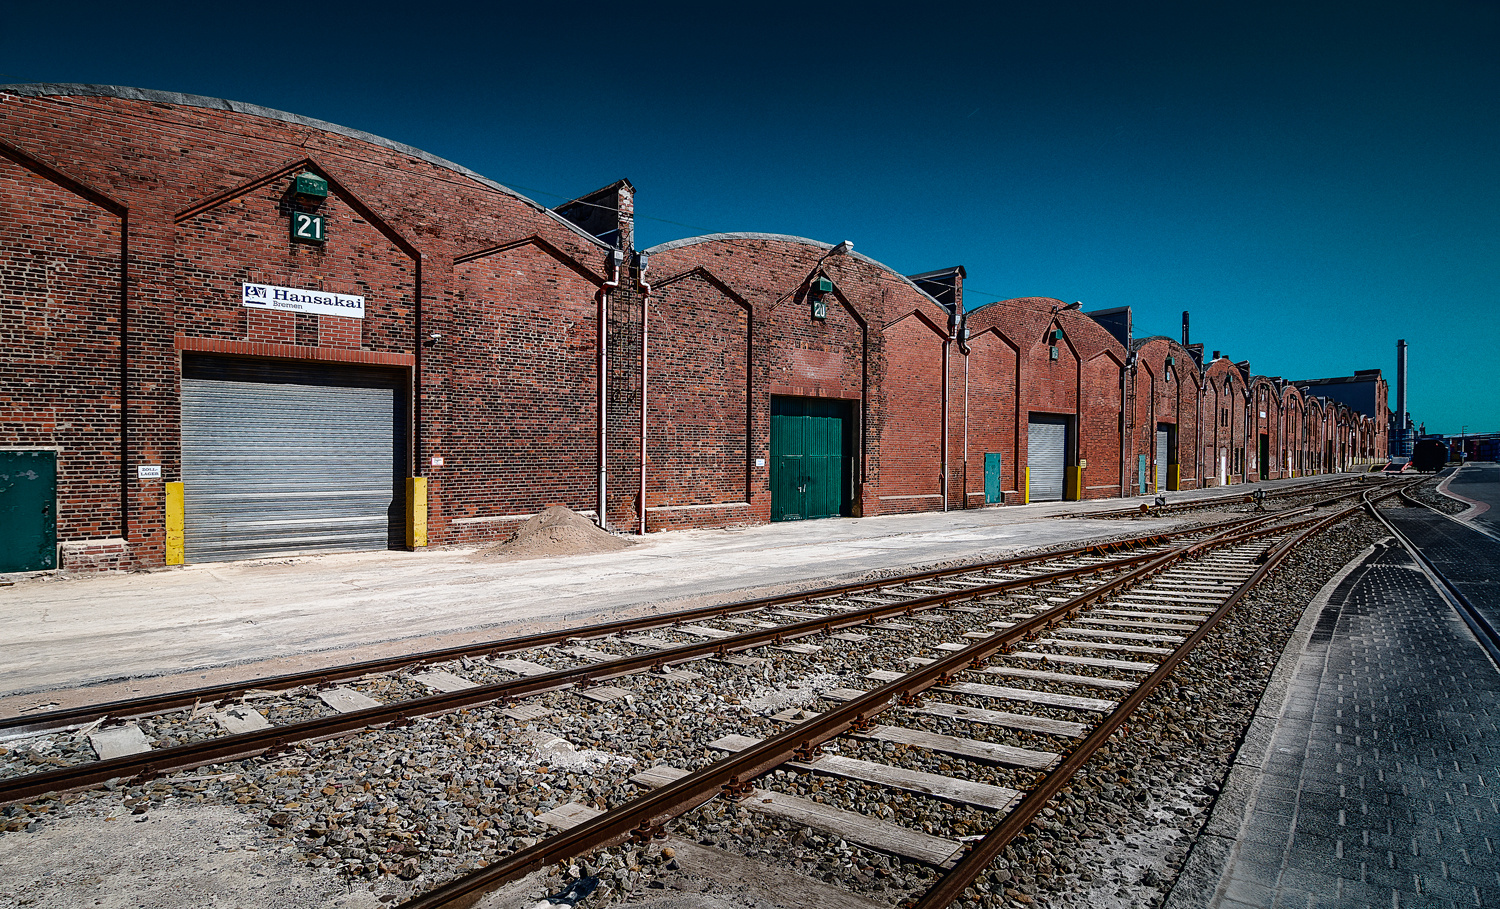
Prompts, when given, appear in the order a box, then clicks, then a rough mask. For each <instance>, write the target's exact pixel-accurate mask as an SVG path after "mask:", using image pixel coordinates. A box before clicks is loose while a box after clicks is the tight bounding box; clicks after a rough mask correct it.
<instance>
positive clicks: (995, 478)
mask: <svg viewBox="0 0 1500 909" xmlns="http://www.w3.org/2000/svg"><path fill="white" fill-rule="evenodd" d="M1004 498H1005V494H1004V493H1002V492H1001V491H1000V452H998V451H991V452H987V453H986V454H985V456H984V504H986V505H997V504H999V503H1000V502H1001V501H1002V500H1003V499H1004Z"/></svg>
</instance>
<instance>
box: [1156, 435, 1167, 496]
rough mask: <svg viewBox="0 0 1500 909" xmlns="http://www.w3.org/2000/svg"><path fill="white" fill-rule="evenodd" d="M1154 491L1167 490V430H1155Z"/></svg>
mask: <svg viewBox="0 0 1500 909" xmlns="http://www.w3.org/2000/svg"><path fill="white" fill-rule="evenodd" d="M1156 491H1157V492H1166V491H1167V430H1165V429H1158V430H1157V431H1156Z"/></svg>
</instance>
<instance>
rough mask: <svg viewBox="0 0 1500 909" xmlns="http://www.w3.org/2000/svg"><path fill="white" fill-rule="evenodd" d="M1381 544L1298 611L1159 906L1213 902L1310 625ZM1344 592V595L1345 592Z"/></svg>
mask: <svg viewBox="0 0 1500 909" xmlns="http://www.w3.org/2000/svg"><path fill="white" fill-rule="evenodd" d="M1387 539H1389V538H1387ZM1384 543H1385V541H1382V542H1381V543H1376V544H1373V545H1371V546H1368V547H1366V548H1365V550H1364V552H1361V553H1360V554H1359V555H1357V556H1355V557H1354V558H1353V559H1350V560H1349V562H1348V563H1347V564H1346V565H1344V567H1343V568H1341V569H1339V572H1338V574H1335V575H1334V576H1333V577H1331V578H1329V579H1328V583H1326V584H1324V585H1323V587H1322V589H1321V590H1319V591H1318V592H1317V594H1316V595H1315V596H1314V597H1313V598H1312V600H1311V601H1310V602H1309V603H1308V604H1307V608H1306V609H1305V610H1303V612H1302V618H1301V619H1299V620H1298V622H1297V627H1296V628H1295V629H1293V631H1292V636H1291V638H1290V639H1289V640H1288V641H1287V644H1286V649H1285V650H1283V651H1282V653H1281V659H1280V660H1278V661H1277V663H1276V668H1275V669H1274V670H1272V672H1271V680H1270V681H1269V682H1268V683H1267V684H1266V690H1265V693H1263V694H1262V695H1261V698H1260V705H1259V706H1257V707H1256V709H1255V716H1254V718H1253V719H1251V721H1250V727H1249V728H1248V729H1246V730H1245V738H1244V741H1243V742H1241V744H1240V747H1239V750H1238V751H1237V752H1235V756H1234V763H1233V764H1232V765H1231V766H1230V768H1229V776H1228V777H1227V778H1226V779H1225V781H1224V789H1223V791H1222V792H1220V793H1219V797H1218V799H1216V800H1215V801H1214V807H1213V811H1212V812H1211V813H1210V814H1209V817H1208V822H1207V823H1206V824H1204V826H1203V830H1202V832H1200V833H1199V834H1198V838H1197V840H1195V841H1194V842H1193V848H1192V851H1191V852H1189V853H1188V857H1187V861H1186V862H1185V863H1184V864H1183V866H1182V871H1181V873H1179V874H1178V876H1177V881H1176V882H1175V883H1174V884H1173V885H1172V890H1171V892H1169V893H1168V894H1167V898H1166V900H1165V901H1164V902H1163V903H1162V909H1206V907H1212V906H1215V905H1217V903H1218V901H1219V898H1220V896H1221V890H1222V886H1223V881H1224V878H1225V877H1226V876H1227V874H1228V872H1229V868H1230V866H1231V865H1232V864H1233V862H1234V856H1235V850H1236V846H1237V845H1238V842H1239V839H1240V833H1241V830H1242V828H1243V827H1244V824H1245V819H1246V817H1247V816H1248V815H1249V813H1250V808H1251V805H1252V804H1253V802H1254V800H1255V793H1256V791H1257V790H1258V789H1259V788H1260V778H1261V772H1262V769H1263V768H1264V767H1265V763H1266V757H1267V755H1269V754H1270V751H1271V741H1272V737H1273V736H1274V735H1275V733H1276V726H1277V724H1278V723H1279V722H1280V720H1281V714H1282V711H1283V709H1284V708H1285V706H1286V698H1287V693H1288V692H1289V691H1290V690H1291V684H1292V680H1293V678H1294V677H1295V676H1296V674H1297V666H1298V664H1299V663H1300V662H1301V661H1302V658H1303V657H1304V656H1306V655H1307V654H1306V650H1307V644H1308V641H1309V640H1310V639H1311V638H1312V633H1313V626H1315V625H1316V624H1317V623H1318V618H1319V617H1320V616H1321V615H1322V614H1323V610H1324V608H1326V607H1327V606H1328V604H1329V603H1330V602H1331V601H1332V600H1333V596H1334V594H1335V593H1337V592H1338V591H1339V588H1340V587H1341V586H1342V585H1343V584H1344V582H1345V581H1346V580H1347V579H1348V578H1349V577H1350V575H1352V574H1354V573H1355V572H1356V571H1357V570H1358V569H1360V568H1362V567H1364V566H1365V565H1367V564H1369V563H1370V562H1371V561H1373V560H1374V559H1375V558H1377V557H1378V556H1380V555H1381V554H1382V553H1384V552H1385V549H1386V547H1385V545H1384ZM1350 586H1352V584H1351V585H1350ZM1345 595H1346V596H1347V591H1346V592H1345Z"/></svg>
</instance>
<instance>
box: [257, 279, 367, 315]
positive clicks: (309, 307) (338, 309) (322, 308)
mask: <svg viewBox="0 0 1500 909" xmlns="http://www.w3.org/2000/svg"><path fill="white" fill-rule="evenodd" d="M242 287H243V288H244V289H243V291H242V292H241V296H240V301H241V302H242V303H244V304H245V305H246V306H250V307H254V308H255V309H279V310H282V311H284V312H306V313H317V314H318V315H322V316H344V317H346V318H350V319H363V318H364V317H365V298H364V297H356V296H354V295H353V294H335V293H329V292H327V291H323V290H298V289H297V288H295V287H277V286H276V285H274V284H244V285H242Z"/></svg>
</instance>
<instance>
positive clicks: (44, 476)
mask: <svg viewBox="0 0 1500 909" xmlns="http://www.w3.org/2000/svg"><path fill="white" fill-rule="evenodd" d="M56 567H57V452H55V451H0V572H6V571H45V570H47V569H50V568H56Z"/></svg>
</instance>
